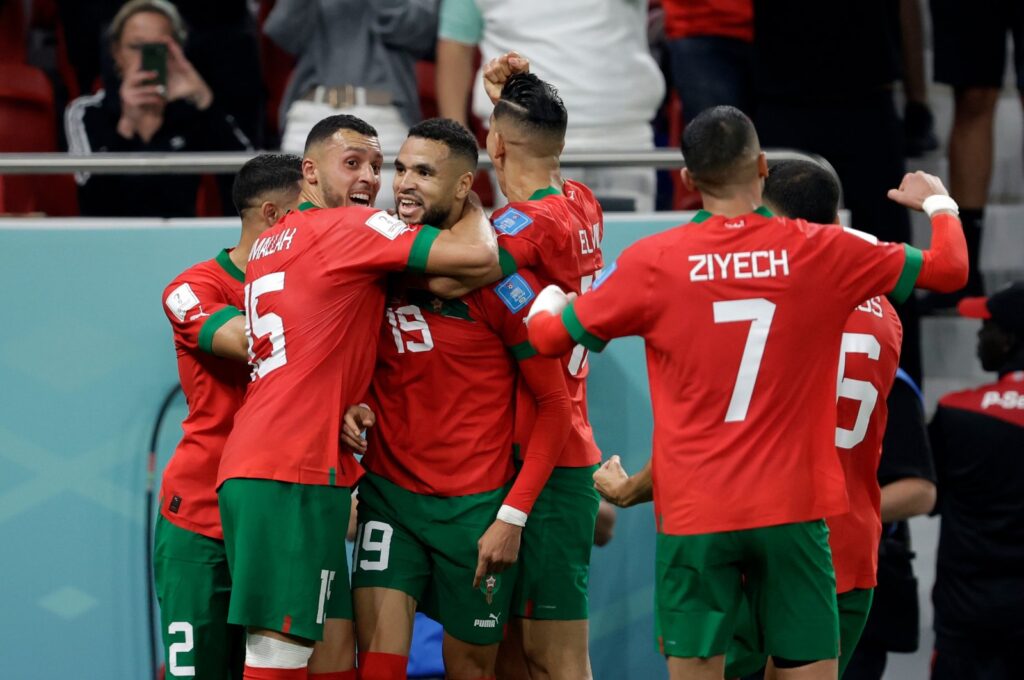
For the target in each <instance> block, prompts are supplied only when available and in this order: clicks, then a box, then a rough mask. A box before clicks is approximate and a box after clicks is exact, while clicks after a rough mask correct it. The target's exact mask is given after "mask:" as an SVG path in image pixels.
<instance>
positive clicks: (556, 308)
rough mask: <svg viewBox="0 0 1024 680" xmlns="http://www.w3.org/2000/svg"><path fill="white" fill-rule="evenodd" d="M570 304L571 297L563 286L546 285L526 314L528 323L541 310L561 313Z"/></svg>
mask: <svg viewBox="0 0 1024 680" xmlns="http://www.w3.org/2000/svg"><path fill="white" fill-rule="evenodd" d="M568 304H569V298H568V296H567V295H566V294H565V293H564V292H562V289H561V288H559V287H558V286H556V285H554V284H552V285H550V286H546V287H545V288H544V290H542V291H541V292H540V295H538V296H537V299H536V300H534V301H533V306H532V307H530V311H529V312H528V313H527V315H526V323H530V319H532V318H533V317H534V315H535V314H537V313H539V312H549V313H550V314H561V313H562V310H563V309H565V308H566V306H568Z"/></svg>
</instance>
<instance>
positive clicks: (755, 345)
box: [562, 209, 922, 535]
mask: <svg viewBox="0 0 1024 680" xmlns="http://www.w3.org/2000/svg"><path fill="white" fill-rule="evenodd" d="M921 259H922V258H921V254H920V252H919V251H917V250H914V249H913V248H910V247H909V246H904V245H902V244H890V243H878V242H877V240H875V239H873V237H869V236H867V235H866V234H859V232H851V231H847V230H844V229H841V228H839V227H834V226H820V225H815V224H809V223H807V222H804V221H802V220H789V219H785V218H781V217H774V216H772V215H771V213H769V212H768V211H767V210H764V209H759V211H758V212H757V213H750V214H747V215H741V216H738V217H735V218H726V217H723V216H712V215H711V214H710V213H707V212H704V211H702V212H700V213H698V215H697V217H696V218H695V219H694V222H693V223H691V224H689V225H684V226H680V227H676V228H674V229H671V230H669V231H667V232H663V233H661V234H657V235H655V236H651V237H649V238H645V239H643V240H641V241H639V242H638V243H636V244H634V245H632V246H631V247H629V248H627V249H626V250H625V251H624V252H623V253H622V256H621V257H620V258H619V259H618V261H617V262H616V263H615V264H613V265H612V266H611V267H609V268H608V269H606V270H605V271H606V273H605V274H604V275H603V276H602V277H601V278H600V279H599V280H598V281H597V282H596V283H595V285H594V288H593V289H592V290H591V292H590V293H587V294H584V295H582V296H581V297H580V298H579V299H577V300H576V301H575V303H574V304H573V305H570V306H569V307H567V308H566V310H565V312H564V313H563V315H562V319H563V322H564V324H565V326H566V328H567V330H568V331H569V334H570V335H571V336H572V337H573V338H574V339H575V340H576V341H577V342H581V343H582V344H584V345H585V346H588V347H589V348H590V349H593V350H598V351H599V350H600V349H602V348H603V347H604V345H605V343H606V341H607V340H609V339H611V338H614V337H620V336H626V335H640V336H643V338H644V340H645V344H646V353H647V364H648V372H649V381H650V390H651V401H652V404H653V408H654V446H653V468H652V473H653V481H654V503H655V513H656V517H657V523H658V529H659V531H661V532H662V533H666V534H677V535H687V534H702V533H712V532H719V531H732V530H740V529H751V528H756V527H765V526H772V525H777V524H786V523H790V522H802V521H808V520H815V519H822V518H824V517H828V516H831V515H838V514H841V513H844V512H846V511H847V508H848V506H847V499H846V490H845V483H844V479H843V471H842V468H841V466H840V464H839V459H838V457H837V455H836V449H835V427H836V409H835V403H836V371H837V366H838V363H839V347H840V341H841V338H842V333H843V326H844V324H845V323H846V320H847V318H848V317H849V316H850V311H851V310H852V309H853V308H854V307H856V306H857V305H858V304H860V303H861V302H863V301H864V300H865V299H867V298H869V297H871V296H873V295H878V294H881V293H886V292H889V291H894V290H895V293H894V294H895V295H897V296H900V295H906V294H907V293H908V292H909V291H910V290H911V288H912V286H913V283H914V281H915V280H916V277H917V273H918V271H919V270H920V263H921Z"/></svg>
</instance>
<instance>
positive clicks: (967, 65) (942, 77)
mask: <svg viewBox="0 0 1024 680" xmlns="http://www.w3.org/2000/svg"><path fill="white" fill-rule="evenodd" d="M931 9H932V26H933V29H932V35H933V39H934V43H935V80H937V81H938V82H940V83H946V84H948V85H952V86H953V87H955V88H958V89H963V88H971V87H996V88H1000V87H1002V86H1003V75H1004V73H1005V69H1006V52H1007V49H1006V36H1007V33H1009V34H1010V35H1012V36H1013V52H1012V55H1013V60H1014V69H1015V73H1016V76H1017V88H1018V89H1020V90H1024V2H1021V0H973V1H971V0H931Z"/></svg>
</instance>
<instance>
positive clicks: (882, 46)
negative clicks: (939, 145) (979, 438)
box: [754, 0, 921, 383]
mask: <svg viewBox="0 0 1024 680" xmlns="http://www.w3.org/2000/svg"><path fill="white" fill-rule="evenodd" d="M808 26H813V27H814V28H813V30H808V29H807V27H808ZM898 32H899V6H898V5H897V4H896V3H894V2H891V0H829V1H828V2H822V1H821V0H754V54H755V59H754V63H755V88H756V92H757V115H756V118H755V120H756V123H757V133H758V136H759V137H760V139H761V144H762V146H764V147H765V148H771V147H775V148H790V149H799V150H802V151H808V152H811V153H816V154H819V155H821V156H824V157H825V159H826V160H828V162H829V163H831V164H832V167H834V168H835V170H836V173H838V175H839V179H840V181H841V182H842V185H843V200H844V204H845V207H846V208H847V209H849V211H850V215H851V218H852V226H853V227H856V228H857V229H860V230H861V231H866V232H868V233H871V234H874V235H875V236H878V237H879V238H881V239H883V240H885V241H895V242H900V241H903V242H906V241H909V240H910V216H909V215H908V213H907V211H906V210H905V209H904V208H903V207H901V206H900V205H898V204H896V203H894V202H892V201H890V200H889V199H888V198H887V192H888V190H889V187H894V186H899V183H900V181H902V179H903V175H904V173H905V170H906V167H905V165H904V159H903V126H902V123H901V121H900V118H899V116H898V115H897V113H896V105H895V103H894V101H893V92H892V84H893V82H894V81H896V80H897V79H898V78H899V73H900V69H899V56H898V53H899V50H898V41H897V35H898ZM795 65H799V67H796V66H795ZM897 311H898V312H899V315H900V320H901V321H902V322H903V351H902V353H901V355H900V365H901V366H903V367H904V368H905V369H906V370H907V372H908V373H910V375H911V376H912V377H913V378H914V380H915V381H917V382H918V383H920V382H921V349H920V322H919V319H918V313H917V303H916V298H914V297H913V296H911V297H910V299H909V300H907V302H905V303H904V304H902V305H900V306H899V307H897Z"/></svg>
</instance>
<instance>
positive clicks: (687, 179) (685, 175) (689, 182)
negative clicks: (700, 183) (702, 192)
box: [679, 168, 697, 191]
mask: <svg viewBox="0 0 1024 680" xmlns="http://www.w3.org/2000/svg"><path fill="white" fill-rule="evenodd" d="M679 179H681V180H682V181H683V186H684V187H686V190H687V191H697V183H696V182H694V181H693V175H691V174H690V171H689V170H688V169H687V168H683V169H682V170H680V171H679Z"/></svg>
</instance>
